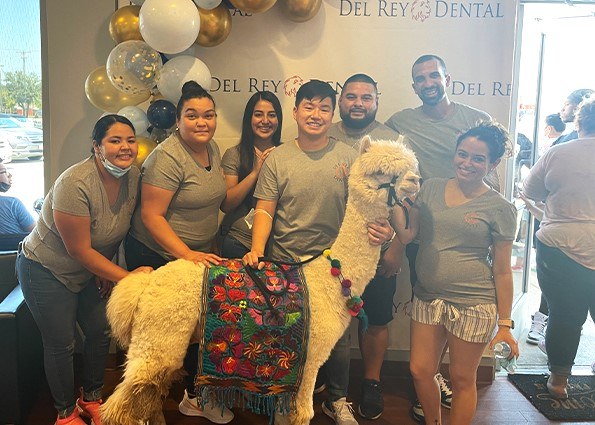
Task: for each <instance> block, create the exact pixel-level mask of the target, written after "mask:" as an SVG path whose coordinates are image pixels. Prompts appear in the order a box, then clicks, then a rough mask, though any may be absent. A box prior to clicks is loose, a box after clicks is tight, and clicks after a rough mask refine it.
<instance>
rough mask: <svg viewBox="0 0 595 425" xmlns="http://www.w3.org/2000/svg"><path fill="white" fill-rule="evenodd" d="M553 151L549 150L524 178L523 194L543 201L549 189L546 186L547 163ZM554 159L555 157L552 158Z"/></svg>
mask: <svg viewBox="0 0 595 425" xmlns="http://www.w3.org/2000/svg"><path fill="white" fill-rule="evenodd" d="M551 153H552V151H547V152H546V153H545V154H544V155H543V156H542V157H541V158H539V160H538V161H537V162H536V163H535V165H533V167H531V170H529V175H528V176H527V177H526V178H525V179H524V180H523V195H524V196H526V197H527V198H529V199H533V200H534V201H538V202H542V201H545V199H546V198H547V196H548V193H549V191H548V190H547V188H546V187H545V175H546V166H547V165H546V164H547V163H548V162H549V160H550V157H551ZM552 160H553V159H552Z"/></svg>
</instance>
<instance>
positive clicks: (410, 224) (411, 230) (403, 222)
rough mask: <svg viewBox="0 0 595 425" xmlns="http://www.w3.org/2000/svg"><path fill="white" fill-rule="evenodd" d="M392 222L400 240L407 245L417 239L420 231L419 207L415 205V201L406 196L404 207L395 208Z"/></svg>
mask: <svg viewBox="0 0 595 425" xmlns="http://www.w3.org/2000/svg"><path fill="white" fill-rule="evenodd" d="M405 211H406V212H405ZM407 216H408V219H407ZM392 223H393V227H394V229H395V231H396V232H397V237H398V238H399V241H401V243H402V244H403V245H407V244H408V243H409V242H411V241H412V240H413V239H415V237H416V236H417V232H418V231H419V208H418V207H417V206H416V205H413V201H411V200H410V199H408V198H406V199H405V200H404V201H403V207H399V206H396V207H395V208H394V209H393V217H392Z"/></svg>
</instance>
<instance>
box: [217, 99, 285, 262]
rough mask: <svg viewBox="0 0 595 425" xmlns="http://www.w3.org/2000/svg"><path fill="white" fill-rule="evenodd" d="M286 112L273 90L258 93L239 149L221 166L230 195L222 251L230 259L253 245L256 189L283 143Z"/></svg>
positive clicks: (249, 105)
mask: <svg viewBox="0 0 595 425" xmlns="http://www.w3.org/2000/svg"><path fill="white" fill-rule="evenodd" d="M282 124H283V111H282V109H281V103H280V102H279V99H278V98H277V96H275V94H273V93H271V92H270V91H262V92H258V93H254V94H253V95H252V97H251V98H250V99H249V100H248V103H247V104H246V108H245V110H244V118H243V120H242V135H241V137H240V143H239V144H238V145H237V146H233V147H231V148H229V149H228V150H227V151H226V152H225V155H223V159H222V160H221V165H222V166H223V173H224V174H225V183H226V185H227V195H226V197H225V200H224V201H223V204H221V210H222V211H223V212H224V213H225V218H224V219H223V222H222V223H221V232H220V240H219V243H220V251H221V255H222V256H224V257H227V258H242V257H243V256H244V255H245V254H246V253H247V252H248V251H250V246H251V245H252V231H251V228H252V224H251V222H250V219H249V218H246V215H247V214H249V212H250V211H251V210H252V209H253V208H254V206H255V205H256V199H255V198H254V187H255V186H256V181H257V180H258V175H259V174H260V169H261V168H262V164H263V163H264V160H265V159H266V158H267V156H268V155H269V153H270V152H271V151H272V150H273V149H274V148H275V147H276V146H279V145H280V144H281V126H282Z"/></svg>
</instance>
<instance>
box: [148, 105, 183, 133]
mask: <svg viewBox="0 0 595 425" xmlns="http://www.w3.org/2000/svg"><path fill="white" fill-rule="evenodd" d="M147 118H148V119H149V122H150V123H151V124H153V126H155V127H157V128H160V129H168V128H171V127H172V126H173V125H174V124H175V123H176V107H175V106H174V104H173V103H171V102H169V101H167V100H163V99H159V100H156V101H155V102H153V103H151V105H150V106H149V107H148V108H147Z"/></svg>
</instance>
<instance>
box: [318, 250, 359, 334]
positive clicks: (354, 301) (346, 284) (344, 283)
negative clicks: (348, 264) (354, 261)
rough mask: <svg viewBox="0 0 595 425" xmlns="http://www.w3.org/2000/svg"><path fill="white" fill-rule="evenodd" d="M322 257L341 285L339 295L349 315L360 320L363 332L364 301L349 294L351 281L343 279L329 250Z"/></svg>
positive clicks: (339, 267) (338, 263) (339, 265)
mask: <svg viewBox="0 0 595 425" xmlns="http://www.w3.org/2000/svg"><path fill="white" fill-rule="evenodd" d="M322 255H323V257H324V258H326V259H327V260H329V262H330V263H331V275H333V276H334V277H336V278H338V279H339V282H340V283H341V293H342V294H343V296H344V297H346V298H347V301H346V302H345V305H346V306H347V310H349V314H350V315H351V316H353V317H357V318H358V319H359V320H361V322H362V329H363V331H364V332H365V331H366V329H367V328H368V316H367V315H366V312H365V310H364V309H363V306H364V301H363V300H362V299H361V297H359V296H358V295H353V294H352V293H351V280H349V279H345V277H344V276H343V274H342V273H341V262H340V261H339V260H337V259H336V258H332V256H331V250H330V249H325V250H324V251H323V253H322Z"/></svg>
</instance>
